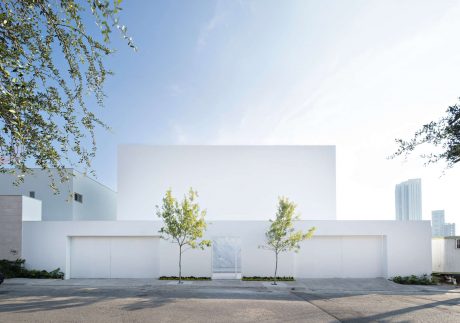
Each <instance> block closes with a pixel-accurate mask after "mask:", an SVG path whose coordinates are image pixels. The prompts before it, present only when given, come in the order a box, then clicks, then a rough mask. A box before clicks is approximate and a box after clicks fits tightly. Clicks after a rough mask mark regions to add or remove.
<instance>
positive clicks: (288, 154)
mask: <svg viewBox="0 0 460 323" xmlns="http://www.w3.org/2000/svg"><path fill="white" fill-rule="evenodd" d="M335 179H336V170H335V146H142V145H125V146H120V147H119V149H118V193H119V194H118V215H117V218H118V219H122V220H155V219H156V215H155V205H159V204H161V199H162V197H163V196H164V194H165V191H166V190H167V189H168V188H171V189H172V190H173V194H174V195H175V196H176V197H179V198H181V197H182V196H183V194H184V193H185V192H186V191H188V189H189V188H190V187H193V188H194V189H196V190H197V191H198V193H199V195H200V205H201V206H202V207H203V208H205V209H207V211H208V219H210V220H262V219H263V220H267V219H269V218H270V217H273V216H274V214H275V212H276V207H277V203H278V200H277V199H278V197H279V196H287V197H289V198H290V199H292V200H293V201H294V202H295V203H297V205H298V211H299V212H300V214H301V218H302V219H321V220H333V219H336V186H335Z"/></svg>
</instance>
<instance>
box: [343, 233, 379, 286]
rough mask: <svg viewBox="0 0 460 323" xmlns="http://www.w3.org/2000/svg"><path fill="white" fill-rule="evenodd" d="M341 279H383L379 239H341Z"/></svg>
mask: <svg viewBox="0 0 460 323" xmlns="http://www.w3.org/2000/svg"><path fill="white" fill-rule="evenodd" d="M342 247H343V277H351V278H353V277H359V278H374V277H383V276H384V275H383V264H384V262H383V250H382V238H381V237H347V238H346V239H342Z"/></svg>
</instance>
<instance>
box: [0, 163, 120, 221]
mask: <svg viewBox="0 0 460 323" xmlns="http://www.w3.org/2000/svg"><path fill="white" fill-rule="evenodd" d="M32 171H33V173H32V174H30V175H26V176H25V177H24V183H22V184H21V185H13V182H14V180H15V176H14V175H12V174H0V195H22V196H27V197H30V198H34V199H37V200H40V201H41V202H42V215H43V218H42V220H43V221H75V220H115V219H116V213H117V204H116V201H117V195H116V193H115V192H114V191H113V190H111V189H110V188H108V187H107V186H104V185H102V184H101V183H99V182H97V181H95V180H93V179H91V178H90V177H87V176H85V175H83V174H82V173H80V172H78V171H76V170H75V169H72V168H68V169H66V172H67V173H68V174H69V180H68V181H65V182H61V181H60V177H59V175H58V173H57V171H56V170H51V173H49V172H48V171H45V170H42V169H38V168H35V169H33V170H32ZM50 176H52V177H53V178H54V179H55V183H56V186H57V189H58V191H59V194H56V193H55V192H54V191H53V190H52V189H51V188H50Z"/></svg>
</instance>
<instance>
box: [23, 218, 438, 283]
mask: <svg viewBox="0 0 460 323" xmlns="http://www.w3.org/2000/svg"><path fill="white" fill-rule="evenodd" d="M268 225H269V223H268V221H212V223H211V224H210V225H209V227H208V231H207V233H206V236H205V238H208V239H212V238H213V237H223V236H233V237H235V236H236V237H240V238H241V242H242V251H241V252H242V254H241V258H242V274H243V275H244V276H253V275H258V276H269V275H272V274H273V273H272V271H273V254H272V253H271V252H269V251H266V250H262V249H259V248H258V246H259V245H262V244H263V243H264V238H265V236H264V233H265V231H266V229H267V227H268ZM311 226H316V227H317V232H316V235H315V238H314V239H313V240H308V241H305V242H303V243H302V249H301V250H302V251H301V252H300V253H299V254H294V253H288V254H284V255H283V256H282V257H281V259H280V268H279V275H281V276H283V275H289V276H290V275H292V276H296V277H297V278H304V277H372V275H374V274H375V268H369V269H367V268H366V267H365V265H364V266H363V265H360V264H366V263H369V262H373V263H377V264H379V266H382V267H381V270H380V273H381V274H379V275H378V276H384V277H392V276H395V275H410V274H424V273H427V274H429V273H431V227H430V222H429V221H407V222H400V221H300V222H298V223H297V228H298V229H303V230H306V229H308V228H309V227H311ZM160 227H161V222H159V221H104V222H102V221H91V222H87V221H72V222H68V221H62V222H53V221H48V222H32V221H31V222H29V221H25V222H23V238H22V239H23V242H22V249H23V251H22V252H23V258H25V259H26V265H27V266H28V268H34V269H46V270H53V269H55V268H57V267H60V268H61V270H63V271H64V272H65V273H66V277H67V278H69V277H71V273H70V262H71V259H70V258H71V257H70V253H71V252H70V251H71V250H72V249H71V248H72V237H81V236H84V237H158V239H159V235H158V230H159V229H160ZM359 239H370V240H361V241H372V244H373V245H374V247H372V246H371V247H370V246H369V245H368V244H361V245H360V244H359V243H358V244H356V243H354V242H356V241H360V240H359ZM350 242H351V243H350ZM338 250H339V251H338ZM87 252H88V255H89V256H90V255H91V254H92V253H93V252H95V251H94V250H92V249H91V248H88V250H87ZM129 252H131V253H136V252H138V250H137V249H132V250H129ZM152 253H155V259H157V264H156V266H155V268H152V277H157V276H158V275H160V276H161V275H176V274H177V262H178V256H177V247H176V245H174V244H171V243H169V242H166V241H164V240H160V239H159V240H158V248H155V250H152ZM376 253H379V254H380V255H376ZM328 255H330V256H328ZM131 256H132V257H131V258H132V259H133V258H134V259H135V258H139V257H140V258H141V255H131ZM344 257H348V258H349V259H348V260H347V261H346V259H345V260H344V259H343V258H344ZM350 257H351V258H350ZM353 257H354V259H353ZM211 260H212V251H211V248H208V249H206V250H204V251H200V250H190V251H187V252H186V253H185V254H184V257H183V274H184V275H194V276H211V274H212V268H211V267H212V265H211V263H212V261H211ZM350 263H352V264H354V263H356V266H350ZM321 273H323V274H321ZM133 278H135V277H133Z"/></svg>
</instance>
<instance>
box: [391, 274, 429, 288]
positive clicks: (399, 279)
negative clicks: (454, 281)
mask: <svg viewBox="0 0 460 323" xmlns="http://www.w3.org/2000/svg"><path fill="white" fill-rule="evenodd" d="M390 280H391V281H393V282H395V283H397V284H402V285H436V281H435V280H433V279H432V278H431V276H428V275H427V274H423V275H422V276H416V275H410V276H395V277H392V278H390Z"/></svg>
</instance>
